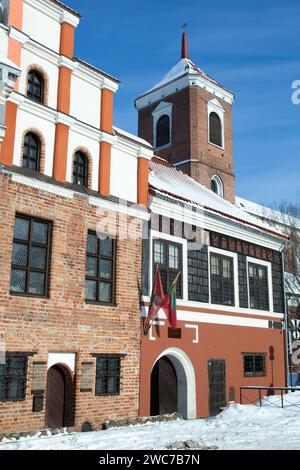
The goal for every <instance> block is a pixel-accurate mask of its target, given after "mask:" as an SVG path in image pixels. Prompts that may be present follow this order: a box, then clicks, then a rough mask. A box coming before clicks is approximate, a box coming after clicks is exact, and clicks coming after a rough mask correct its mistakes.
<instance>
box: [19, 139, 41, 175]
mask: <svg viewBox="0 0 300 470" xmlns="http://www.w3.org/2000/svg"><path fill="white" fill-rule="evenodd" d="M40 159H41V141H40V139H39V138H38V137H37V136H36V135H35V134H33V133H32V132H29V133H28V134H26V135H25V138H24V151H23V162H22V166H23V168H29V169H30V170H33V171H39V170H40Z"/></svg>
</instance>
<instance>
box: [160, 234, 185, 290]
mask: <svg viewBox="0 0 300 470" xmlns="http://www.w3.org/2000/svg"><path fill="white" fill-rule="evenodd" d="M157 266H159V269H160V274H161V279H162V284H163V288H164V292H165V293H166V292H167V291H168V289H169V287H170V286H171V284H172V282H173V281H174V280H175V279H176V277H177V276H178V273H180V272H181V276H179V279H178V282H177V297H178V298H179V299H182V297H183V292H182V245H179V244H177V243H172V242H169V241H168V240H154V241H153V276H155V273H156V268H157Z"/></svg>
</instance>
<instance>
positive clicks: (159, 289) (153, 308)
mask: <svg viewBox="0 0 300 470" xmlns="http://www.w3.org/2000/svg"><path fill="white" fill-rule="evenodd" d="M164 304H165V294H164V290H163V285H162V281H161V275H160V271H159V267H158V266H157V269H156V274H155V279H154V284H153V289H152V295H151V299H150V306H149V312H148V317H147V318H146V320H145V323H144V333H145V335H146V334H147V333H148V331H149V330H150V328H151V325H152V323H153V321H154V320H155V317H156V315H157V314H158V312H159V311H160V309H161V308H162V307H163V305H164Z"/></svg>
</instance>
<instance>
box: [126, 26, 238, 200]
mask: <svg viewBox="0 0 300 470" xmlns="http://www.w3.org/2000/svg"><path fill="white" fill-rule="evenodd" d="M233 102H234V94H233V93H231V92H230V91H228V90H227V89H226V88H224V87H223V86H222V85H220V84H219V83H218V82H217V81H216V80H214V79H213V78H212V77H210V76H209V75H207V74H206V73H205V72H204V71H203V70H201V69H200V68H199V67H197V66H196V65H195V64H194V63H193V62H192V61H191V60H190V58H189V51H188V36H187V33H186V32H185V33H183V36H182V48H181V58H180V60H179V62H178V63H177V64H176V65H175V66H174V67H173V68H172V69H171V70H170V71H169V72H168V73H167V74H166V75H165V76H164V77H163V79H162V80H161V81H160V82H159V83H157V84H156V85H155V86H154V87H153V88H151V90H149V91H147V92H146V93H144V94H143V95H142V96H140V97H139V98H137V99H136V100H135V106H136V109H137V110H138V116H139V124H138V126H139V129H138V132H139V136H140V137H141V138H143V139H145V140H147V141H148V142H150V143H151V144H152V145H153V146H154V149H155V153H156V155H157V156H158V157H161V158H164V159H166V160H168V161H169V162H170V163H171V164H172V165H173V166H175V167H177V168H178V169H179V170H181V171H183V172H185V173H187V174H188V175H189V176H191V177H192V178H194V179H195V180H196V181H198V182H199V183H201V184H203V185H204V186H205V187H207V188H208V189H211V190H212V191H214V192H216V193H217V194H219V195H220V196H221V197H224V198H225V199H227V200H228V201H231V202H233V203H234V202H235V176H234V167H233V143H232V104H233Z"/></svg>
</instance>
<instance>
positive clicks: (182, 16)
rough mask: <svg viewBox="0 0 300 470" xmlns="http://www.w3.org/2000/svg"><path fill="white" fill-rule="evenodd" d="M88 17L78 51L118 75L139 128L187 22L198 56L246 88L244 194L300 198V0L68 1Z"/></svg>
mask: <svg viewBox="0 0 300 470" xmlns="http://www.w3.org/2000/svg"><path fill="white" fill-rule="evenodd" d="M65 1H66V3H68V5H69V6H71V7H73V8H74V9H76V10H78V11H79V12H80V13H81V14H82V15H83V18H82V20H81V24H80V26H79V27H78V30H77V37H76V55H77V56H79V57H81V58H82V59H85V60H87V61H88V62H90V63H92V64H94V65H96V66H98V67H99V68H101V69H102V70H104V71H106V72H108V73H111V74H112V75H114V76H116V77H118V78H119V79H120V80H121V81H122V84H121V87H120V90H119V92H118V94H117V96H116V107H115V118H114V121H115V125H117V126H118V127H121V128H123V129H125V130H128V131H130V132H133V133H136V132H137V114H136V111H135V109H134V105H133V100H134V98H135V97H137V96H139V95H140V94H141V93H143V92H144V91H145V90H147V89H149V88H151V86H153V85H154V84H155V83H156V82H158V81H159V80H160V79H161V77H162V76H163V75H164V74H165V73H166V72H167V71H168V70H169V69H170V68H171V67H172V66H173V65H174V64H175V63H176V62H177V61H178V59H179V54H180V42H181V33H182V29H181V26H182V23H183V22H187V23H188V25H189V26H188V32H189V48H190V57H191V59H192V60H193V61H194V62H195V63H196V64H197V65H198V66H199V67H201V68H202V69H203V70H205V71H206V72H207V73H209V74H210V75H211V76H213V77H214V78H216V79H217V80H218V81H219V82H220V83H222V84H223V85H224V86H225V87H226V88H229V89H230V90H232V91H234V92H235V93H236V102H235V104H234V114H233V132H234V133H233V136H234V149H235V173H236V177H237V194H238V195H239V196H241V197H245V198H248V199H251V200H253V201H257V202H263V203H273V202H276V201H277V202H280V201H282V200H296V199H297V200H299V199H300V105H298V106H296V105H293V104H292V101H291V95H292V89H291V84H292V82H293V81H294V80H300V21H299V18H300V2H299V0H286V1H282V0H272V1H271V0H226V1H224V0H215V1H214V2H207V1H204V0H186V1H185V2H183V1H182V0H172V1H169V0H164V1H162V0H152V1H145V0H140V1H138V0H123V1H121V0H114V1H112V2H107V1H106V2H104V1H102V0H100V1H98V0H84V1H82V0H65Z"/></svg>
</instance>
